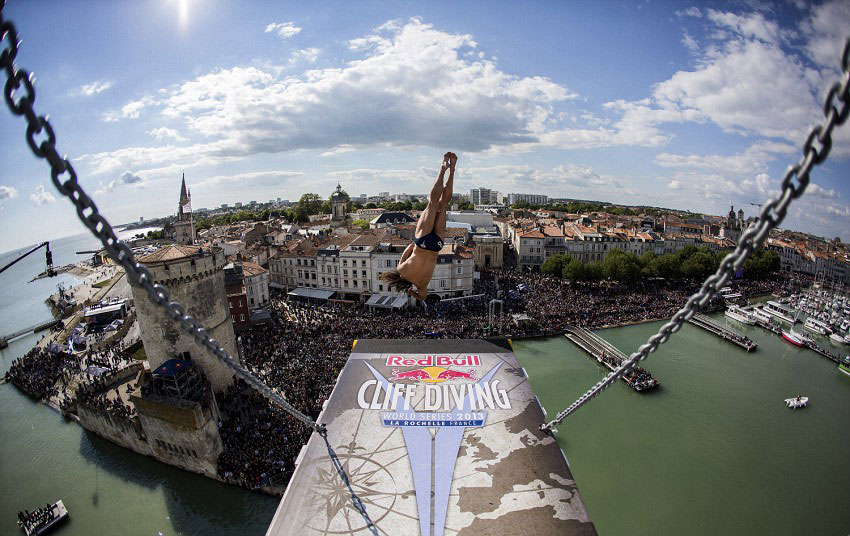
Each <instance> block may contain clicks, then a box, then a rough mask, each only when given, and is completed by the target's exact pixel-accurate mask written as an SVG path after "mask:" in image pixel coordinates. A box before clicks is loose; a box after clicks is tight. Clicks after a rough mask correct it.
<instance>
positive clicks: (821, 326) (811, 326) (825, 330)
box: [803, 317, 832, 335]
mask: <svg viewBox="0 0 850 536" xmlns="http://www.w3.org/2000/svg"><path fill="white" fill-rule="evenodd" d="M803 327H804V328H806V329H807V330H809V331H812V332H814V333H817V334H818V335H828V334H829V333H831V332H832V330H831V329H829V326H828V325H827V324H826V323H825V322H822V321H820V320H818V319H816V318H814V317H809V318H807V319H806V322H805V323H804V324H803Z"/></svg>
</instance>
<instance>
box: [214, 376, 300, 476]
mask: <svg viewBox="0 0 850 536" xmlns="http://www.w3.org/2000/svg"><path fill="white" fill-rule="evenodd" d="M216 400H217V402H218V406H219V409H220V410H221V414H222V421H221V423H220V424H219V432H220V434H221V439H222V442H223V443H224V451H223V452H222V453H221V454H220V455H219V458H218V474H219V476H220V477H222V478H225V479H227V480H230V481H233V482H236V483H238V484H240V485H242V486H245V487H247V488H252V489H253V488H257V487H260V486H268V485H276V484H282V485H285V484H286V482H288V480H289V477H290V476H291V474H292V472H293V471H294V469H295V459H296V458H297V457H298V452H299V451H300V449H301V447H302V445H304V444H305V443H306V442H307V439H309V437H310V432H311V430H310V429H308V428H306V427H305V426H304V425H303V424H302V423H301V422H300V421H298V420H297V419H295V418H294V417H292V416H291V415H289V414H287V413H285V412H283V411H282V410H280V409H278V408H275V407H272V406H270V405H269V404H268V402H267V401H266V400H265V399H264V398H263V397H262V396H261V395H260V394H259V393H257V392H256V391H254V390H253V389H251V388H250V387H249V386H248V385H247V384H246V383H245V382H243V381H242V380H237V381H235V382H234V383H233V384H232V385H231V386H230V387H229V388H228V389H227V390H226V391H225V392H224V393H219V394H218V395H217V396H216Z"/></svg>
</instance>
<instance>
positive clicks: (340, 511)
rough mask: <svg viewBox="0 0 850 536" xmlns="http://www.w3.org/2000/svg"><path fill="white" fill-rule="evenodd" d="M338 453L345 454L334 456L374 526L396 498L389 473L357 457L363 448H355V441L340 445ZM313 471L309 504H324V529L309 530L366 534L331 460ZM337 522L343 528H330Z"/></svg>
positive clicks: (347, 490)
mask: <svg viewBox="0 0 850 536" xmlns="http://www.w3.org/2000/svg"><path fill="white" fill-rule="evenodd" d="M340 450H343V451H347V452H346V453H339V454H338V455H337V457H338V459H339V461H340V463H341V464H342V467H343V469H344V470H345V473H346V474H347V475H348V478H349V481H350V483H351V487H352V489H353V490H354V492H355V494H356V495H357V497H358V498H359V499H360V500H361V501H362V502H363V504H364V505H365V506H366V509H367V510H368V511H369V512H370V514H371V515H372V516H373V517H372V521H373V523H375V524H377V523H378V522H379V521H380V520H381V519H383V518H384V517H386V516H387V514H389V513H390V512H391V511H392V510H393V506H395V503H396V500H397V499H398V492H397V491H396V485H395V479H394V478H393V475H392V472H390V471H389V470H388V469H387V468H386V467H385V466H384V465H381V464H380V463H378V462H376V461H375V460H373V459H370V458H367V457H366V456H363V455H362V454H357V453H356V452H357V451H365V450H366V449H364V448H363V447H359V446H357V444H356V443H355V441H352V442H351V443H349V444H348V445H344V446H341V447H340ZM316 469H317V471H316V480H315V481H314V482H313V485H312V486H310V488H309V489H310V494H311V497H310V502H312V503H313V504H317V505H323V510H324V513H325V516H326V517H325V520H324V521H325V523H324V524H323V525H324V526H317V525H311V528H313V529H315V530H317V531H319V532H320V533H322V534H351V533H357V532H358V531H361V530H362V531H363V533H364V534H368V533H369V529H368V528H367V527H366V523H365V521H364V520H363V517H362V516H361V515H360V512H358V511H357V509H356V508H355V507H354V505H353V504H352V502H351V492H350V491H349V489H348V487H347V486H346V485H345V483H343V482H342V481H341V480H340V478H339V475H338V474H337V472H336V469H334V467H333V464H332V463H331V460H330V457H327V456H326V457H323V458H319V459H318V460H317V463H316ZM320 511H321V510H320ZM378 512H380V514H378ZM336 519H343V520H344V521H345V526H344V527H331V523H332V522H333V521H334V520H336ZM314 521H320V520H314ZM320 522H321V521H320Z"/></svg>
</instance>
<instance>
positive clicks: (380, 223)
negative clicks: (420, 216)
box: [369, 212, 416, 229]
mask: <svg viewBox="0 0 850 536" xmlns="http://www.w3.org/2000/svg"><path fill="white" fill-rule="evenodd" d="M405 223H416V218H414V217H413V216H410V215H409V214H407V213H405V212H381V213H380V214H378V215H377V216H375V217H374V218H373V219H372V221H370V222H369V228H370V229H383V228H384V227H393V226H395V225H402V224H405Z"/></svg>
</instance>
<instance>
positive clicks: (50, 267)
mask: <svg viewBox="0 0 850 536" xmlns="http://www.w3.org/2000/svg"><path fill="white" fill-rule="evenodd" d="M41 248H46V251H45V257H46V259H47V276H48V277H55V276H56V270H54V269H53V253H51V252H50V242H42V243H41V244H38V245H37V246H33V247H32V248H31V249H30V250H29V251H27V252H26V253H24V254H23V255H21V256H20V257H18V258H17V259H15V260H13V261H12V262H10V263H9V264H7V265H5V266H3V267H2V268H0V274H2V273H3V272H5V271H6V269H7V268H11V267H12V266H13V265H14V264H15V263H17V262H19V261H21V260H22V259H23V258H24V257H26V256H28V255H29V254H30V253H35V252H36V251H38V250H39V249H41Z"/></svg>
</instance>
